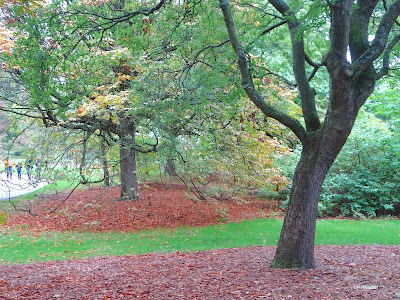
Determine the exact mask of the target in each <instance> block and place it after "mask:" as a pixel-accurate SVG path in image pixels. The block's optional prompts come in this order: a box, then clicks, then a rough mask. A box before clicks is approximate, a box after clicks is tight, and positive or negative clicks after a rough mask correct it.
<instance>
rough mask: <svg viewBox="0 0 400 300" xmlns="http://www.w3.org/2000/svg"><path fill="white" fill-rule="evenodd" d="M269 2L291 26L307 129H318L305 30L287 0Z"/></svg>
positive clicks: (296, 73) (296, 72)
mask: <svg viewBox="0 0 400 300" xmlns="http://www.w3.org/2000/svg"><path fill="white" fill-rule="evenodd" d="M269 2H270V3H271V4H272V5H273V6H274V7H275V8H276V9H277V10H278V11H279V12H280V13H281V14H282V16H284V17H285V19H286V21H287V23H288V26H289V32H290V38H291V43H292V54H293V73H294V76H295V79H296V83H297V88H298V90H299V93H300V99H301V108H302V110H303V116H304V121H305V123H306V128H307V131H315V130H318V129H319V128H320V126H321V123H320V120H319V117H318V113H317V108H316V106H315V92H314V90H313V89H312V88H311V86H310V82H309V78H308V76H307V73H306V68H305V60H306V53H305V50H304V39H303V32H302V31H301V30H300V29H299V28H300V22H299V20H298V19H297V18H296V16H295V14H294V12H293V11H291V9H290V7H289V6H288V5H287V4H286V2H285V1H283V0H269ZM310 61H311V60H310Z"/></svg>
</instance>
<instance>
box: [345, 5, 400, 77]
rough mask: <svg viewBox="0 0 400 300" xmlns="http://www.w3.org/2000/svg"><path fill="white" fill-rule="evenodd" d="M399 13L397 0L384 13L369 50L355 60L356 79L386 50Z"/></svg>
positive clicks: (399, 6)
mask: <svg viewBox="0 0 400 300" xmlns="http://www.w3.org/2000/svg"><path fill="white" fill-rule="evenodd" d="M399 15H400V0H396V1H395V2H394V3H393V4H392V5H391V6H390V7H389V8H388V10H387V11H386V13H385V14H384V15H383V17H382V20H381V23H380V24H379V26H378V29H377V31H376V33H375V38H374V40H373V41H372V43H371V46H369V48H368V50H367V51H365V52H364V54H363V55H361V56H360V57H359V58H358V59H357V60H356V61H355V62H354V64H353V68H354V78H355V79H357V78H358V77H359V76H360V75H361V74H362V73H363V72H364V71H365V70H367V69H368V68H369V66H370V65H371V63H373V62H374V61H375V60H376V59H377V58H378V57H379V56H380V55H381V54H382V53H383V52H384V50H385V47H386V45H387V41H388V37H389V33H390V32H391V30H392V28H393V25H394V23H395V21H396V19H397V17H398V16H399Z"/></svg>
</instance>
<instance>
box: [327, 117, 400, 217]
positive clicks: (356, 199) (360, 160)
mask: <svg viewBox="0 0 400 300" xmlns="http://www.w3.org/2000/svg"><path fill="white" fill-rule="evenodd" d="M398 143H399V137H398V135H396V133H394V132H392V131H391V130H389V128H388V126H387V125H386V123H384V122H382V121H380V120H379V119H377V118H376V117H374V116H373V115H372V114H369V113H366V112H361V114H360V118H359V119H358V120H357V122H356V124H355V127H354V129H353V132H352V133H351V135H350V137H349V139H348V141H347V143H346V145H345V146H344V147H343V149H342V151H341V153H340V154H339V156H338V158H337V160H336V162H335V163H334V164H333V166H332V168H331V170H330V172H329V173H328V175H327V177H326V179H325V182H324V185H323V192H322V194H321V204H322V206H321V213H322V214H323V215H332V216H338V215H342V216H350V217H351V216H353V217H360V216H362V215H365V216H368V217H375V216H381V215H399V214H400V176H399V174H398V173H399V172H398V170H399V168H400V149H399V147H397V146H396V145H398Z"/></svg>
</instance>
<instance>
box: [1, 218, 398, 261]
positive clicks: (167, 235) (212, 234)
mask: <svg viewBox="0 0 400 300" xmlns="http://www.w3.org/2000/svg"><path fill="white" fill-rule="evenodd" d="M281 227H282V220H277V219H261V220H253V221H244V222H241V223H229V224H220V225H215V226H207V227H184V228H177V229H156V230H150V231H140V232H136V233H115V232H114V233H89V232H42V233H39V232H35V233H30V232H29V231H27V230H22V231H15V230H8V229H6V228H1V227H0V241H1V242H0V251H1V253H2V256H1V257H0V263H3V264H4V263H7V264H16V263H31V262H35V261H50V260H68V259H80V258H88V257H94V256H105V255H133V254H145V253H149V252H163V253H165V252H167V253H168V252H176V251H202V250H206V249H217V248H234V247H250V246H266V245H276V243H277V241H278V238H279V232H280V230H281ZM399 228H400V226H399V221H398V220H377V221H351V220H318V221H317V229H316V244H317V245H356V244H379V245H399V234H400V229H399ZM25 229H27V228H25ZM382 233H384V234H382Z"/></svg>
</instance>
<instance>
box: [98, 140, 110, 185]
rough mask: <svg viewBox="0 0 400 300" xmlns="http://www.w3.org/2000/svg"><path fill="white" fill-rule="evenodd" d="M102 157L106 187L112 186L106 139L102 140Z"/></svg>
mask: <svg viewBox="0 0 400 300" xmlns="http://www.w3.org/2000/svg"><path fill="white" fill-rule="evenodd" d="M100 156H101V157H100V159H101V164H102V165H103V175H104V185H105V186H110V172H109V170H108V160H107V151H106V143H105V141H104V138H103V139H102V140H101V144H100Z"/></svg>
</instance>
